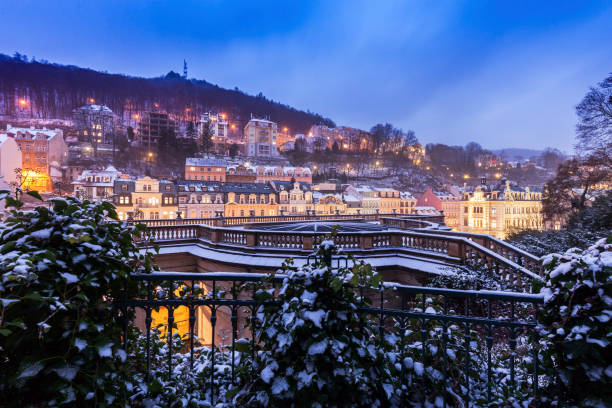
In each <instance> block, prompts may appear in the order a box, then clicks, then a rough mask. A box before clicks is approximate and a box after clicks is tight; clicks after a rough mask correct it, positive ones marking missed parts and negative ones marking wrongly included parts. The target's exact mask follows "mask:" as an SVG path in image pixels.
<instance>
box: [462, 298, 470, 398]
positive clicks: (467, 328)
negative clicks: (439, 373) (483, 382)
mask: <svg viewBox="0 0 612 408" xmlns="http://www.w3.org/2000/svg"><path fill="white" fill-rule="evenodd" d="M469 316H470V299H469V298H466V299H465V317H469ZM464 324H465V334H464V336H463V339H464V342H465V388H466V390H467V392H466V394H465V404H466V405H467V406H470V324H469V323H468V322H465V323H464Z"/></svg>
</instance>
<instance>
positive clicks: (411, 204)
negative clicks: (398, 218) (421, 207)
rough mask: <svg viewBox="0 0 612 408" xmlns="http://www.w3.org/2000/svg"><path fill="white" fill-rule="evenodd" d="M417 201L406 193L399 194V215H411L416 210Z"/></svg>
mask: <svg viewBox="0 0 612 408" xmlns="http://www.w3.org/2000/svg"><path fill="white" fill-rule="evenodd" d="M416 203H417V199H416V198H415V197H414V196H413V195H412V194H410V193H409V192H407V191H403V192H401V193H400V211H399V213H400V214H412V213H413V212H414V209H415V208H416Z"/></svg>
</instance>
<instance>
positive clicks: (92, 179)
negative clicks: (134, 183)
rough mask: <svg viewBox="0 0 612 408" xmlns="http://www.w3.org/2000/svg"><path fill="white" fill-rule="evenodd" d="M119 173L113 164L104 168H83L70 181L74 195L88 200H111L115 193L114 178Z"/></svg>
mask: <svg viewBox="0 0 612 408" xmlns="http://www.w3.org/2000/svg"><path fill="white" fill-rule="evenodd" d="M120 175H121V172H119V171H117V169H115V168H114V167H113V166H108V167H107V168H106V169H104V170H84V171H83V172H82V173H81V176H80V177H79V178H78V179H77V180H76V181H73V182H72V186H73V189H74V190H73V191H74V194H75V196H76V197H79V198H81V199H87V200H90V201H106V200H111V199H112V198H113V196H114V194H115V180H116V179H117V178H118V177H119V176H120Z"/></svg>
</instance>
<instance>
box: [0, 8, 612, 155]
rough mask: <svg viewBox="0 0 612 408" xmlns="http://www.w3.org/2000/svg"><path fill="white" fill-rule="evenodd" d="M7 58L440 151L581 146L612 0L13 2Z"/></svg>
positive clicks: (608, 54)
mask: <svg viewBox="0 0 612 408" xmlns="http://www.w3.org/2000/svg"><path fill="white" fill-rule="evenodd" d="M0 16H2V26H3V30H2V31H3V35H1V36H0V52H1V53H5V54H13V53H14V52H15V51H18V52H20V53H22V54H26V55H27V56H29V57H32V56H34V57H36V58H37V59H46V60H49V61H51V62H57V63H61V64H73V65H77V66H82V67H87V68H92V69H96V70H101V71H107V72H111V73H125V74H129V75H135V76H145V77H154V76H160V75H163V74H166V73H167V72H168V71H170V70H174V71H177V72H182V68H183V59H186V60H187V64H188V70H189V77H194V78H198V79H205V80H207V81H209V82H211V83H214V84H217V85H219V86H222V87H226V88H234V87H238V88H240V89H241V90H243V91H245V92H247V93H250V94H257V93H259V92H262V93H263V94H264V95H265V96H266V97H268V98H271V99H273V100H275V101H280V102H282V103H286V104H289V105H291V106H294V107H296V108H298V109H302V110H310V111H312V112H317V113H321V114H322V115H324V116H326V117H329V118H331V119H333V120H334V121H335V122H336V123H337V124H338V125H346V126H353V127H359V128H362V129H369V128H370V127H372V126H373V125H374V124H376V123H385V122H389V123H391V124H393V125H394V126H396V127H400V128H402V129H405V130H408V129H411V130H414V131H415V132H416V135H417V137H418V138H419V139H420V140H421V141H422V142H424V143H432V142H437V143H446V144H452V145H465V144H467V143H468V142H470V141H476V142H478V143H480V144H481V145H483V146H484V147H487V148H492V149H494V148H503V147H521V148H534V149H542V148H545V147H555V148H558V149H560V150H563V151H565V152H568V153H569V152H571V151H572V149H573V144H574V128H575V124H576V121H577V118H576V116H575V113H574V107H575V105H576V104H578V103H579V102H580V100H581V99H582V97H583V96H584V94H585V93H586V92H587V91H588V89H589V87H591V86H594V85H596V84H597V83H598V82H600V81H601V80H603V79H604V78H605V77H606V76H607V75H608V74H609V73H611V72H612V2H611V1H596V0H593V1H571V2H570V1H567V2H566V1H561V0H557V1H537V2H535V1H520V0H513V1H486V0H482V1H480V0H470V1H462V0H448V1H447V0H436V1H431V0H426V1H408V0H403V1H391V0H378V1H368V0H363V1H362V0H350V1H332V0H327V1H325V0H323V1H310V0H300V1H268V0H259V1H238V0H235V1H221V0H183V1H161V0H151V1H141V0H130V1H125V0H105V1H97V2H94V1H76V0H75V1H64V0H54V1H48V0H40V1H33V0H2V1H1V2H0Z"/></svg>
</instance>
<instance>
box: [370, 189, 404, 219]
mask: <svg viewBox="0 0 612 408" xmlns="http://www.w3.org/2000/svg"><path fill="white" fill-rule="evenodd" d="M375 191H376V196H377V197H378V198H379V201H380V204H379V212H380V213H381V214H400V213H401V210H402V198H401V195H400V192H399V191H397V190H394V189H392V188H376V189H375Z"/></svg>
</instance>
